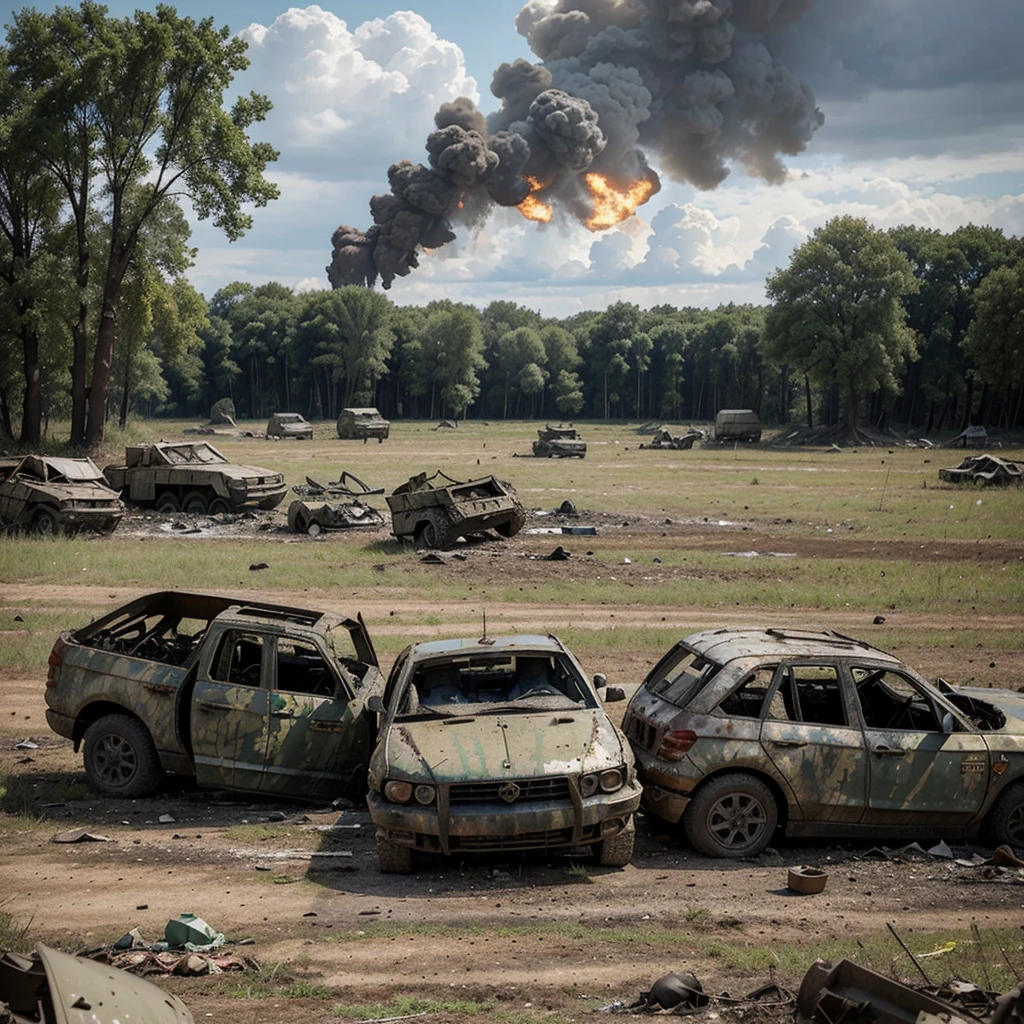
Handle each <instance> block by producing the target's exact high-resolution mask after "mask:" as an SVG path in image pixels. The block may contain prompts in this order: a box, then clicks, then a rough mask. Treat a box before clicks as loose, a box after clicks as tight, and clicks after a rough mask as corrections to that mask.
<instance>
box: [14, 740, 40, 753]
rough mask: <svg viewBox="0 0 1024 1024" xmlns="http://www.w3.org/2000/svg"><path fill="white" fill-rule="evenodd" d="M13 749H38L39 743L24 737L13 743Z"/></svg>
mask: <svg viewBox="0 0 1024 1024" xmlns="http://www.w3.org/2000/svg"><path fill="white" fill-rule="evenodd" d="M14 749H15V750H38V749H39V744H38V743H36V741H35V740H33V739H30V738H29V737H26V738H25V739H23V740H19V741H18V742H17V743H15V744H14Z"/></svg>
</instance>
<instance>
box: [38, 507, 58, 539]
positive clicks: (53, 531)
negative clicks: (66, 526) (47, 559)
mask: <svg viewBox="0 0 1024 1024" xmlns="http://www.w3.org/2000/svg"><path fill="white" fill-rule="evenodd" d="M32 529H33V530H34V531H35V532H36V533H38V534H39V536H40V537H56V536H57V534H58V533H60V513H59V512H57V511H56V510H55V509H52V508H46V507H45V506H43V507H42V508H37V509H36V510H35V513H34V514H33V516H32Z"/></svg>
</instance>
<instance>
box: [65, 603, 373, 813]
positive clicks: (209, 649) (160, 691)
mask: <svg viewBox="0 0 1024 1024" xmlns="http://www.w3.org/2000/svg"><path fill="white" fill-rule="evenodd" d="M49 666H50V669H49V674H48V675H47V678H46V704H47V711H46V721H47V722H48V723H49V726H50V728H51V729H52V730H53V731H54V732H55V733H57V734H58V735H60V736H65V737H67V738H68V739H71V740H74V744H75V751H76V752H77V751H78V750H79V748H80V747H81V748H82V749H83V755H84V759H85V771H86V775H87V776H88V778H89V781H90V782H91V783H92V785H93V786H94V787H95V788H96V789H98V790H99V791H100V792H101V793H109V794H111V795H114V796H120V797H138V796H144V795H145V794H147V793H151V792H153V791H154V790H156V789H157V788H158V787H159V786H160V784H161V782H162V781H163V779H164V777H165V775H168V774H170V775H178V776H187V777H192V778H194V779H195V780H196V781H197V782H198V784H199V785H200V786H211V787H216V788H218V789H230V790H242V791H257V792H260V793H266V794H270V795H275V796H289V797H298V798H306V799H328V800H330V799H334V798H335V797H340V796H347V797H351V798H352V799H358V798H360V797H361V796H362V795H363V794H364V793H365V792H366V771H367V764H368V762H369V757H370V752H371V748H372V745H373V742H374V737H375V732H376V715H375V713H372V712H369V711H368V710H367V706H366V705H367V701H368V700H369V698H370V697H371V696H373V695H375V694H378V695H379V694H380V693H381V692H382V689H383V676H382V675H381V672H380V670H379V668H378V665H377V655H376V654H375V652H374V649H373V644H372V643H371V641H370V637H369V634H368V633H367V631H366V627H365V625H364V623H363V620H362V618H361V617H359V616H357V617H356V618H348V617H341V616H337V615H332V614H329V613H325V612H318V611H310V610H305V609H299V608H292V607H287V606H282V605H275V604H268V603H265V602H262V601H258V600H253V599H251V598H233V597H227V596H210V595H203V594H188V593H179V592H175V591H164V592H161V593H155V594H149V595H147V596H145V597H140V598H137V599H136V600H134V601H131V602H129V603H128V604H126V605H123V606H122V607H120V608H116V609H115V610H114V611H112V612H110V613H108V614H107V615H104V616H102V617H101V618H99V619H97V620H96V621H95V622H93V623H91V624H90V625H88V626H84V627H83V628H81V629H79V630H77V631H75V632H70V631H68V632H64V633H61V634H60V636H59V637H58V638H57V642H56V643H55V644H54V647H53V651H52V653H51V654H50V660H49Z"/></svg>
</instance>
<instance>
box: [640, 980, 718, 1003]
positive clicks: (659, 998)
mask: <svg viewBox="0 0 1024 1024" xmlns="http://www.w3.org/2000/svg"><path fill="white" fill-rule="evenodd" d="M640 1001H641V1002H642V1003H643V1004H645V1005H647V1006H660V1007H661V1008H662V1009H663V1010H672V1009H674V1008H675V1007H677V1006H687V1007H694V1006H707V1003H708V997H707V993H705V991H704V989H703V987H702V986H701V983H700V982H699V981H698V980H697V979H696V978H695V977H694V976H693V975H692V974H676V973H675V972H672V973H671V974H666V975H664V976H662V977H660V978H659V979H658V980H657V981H656V982H655V983H654V984H653V985H652V986H651V989H650V991H649V992H641V993H640Z"/></svg>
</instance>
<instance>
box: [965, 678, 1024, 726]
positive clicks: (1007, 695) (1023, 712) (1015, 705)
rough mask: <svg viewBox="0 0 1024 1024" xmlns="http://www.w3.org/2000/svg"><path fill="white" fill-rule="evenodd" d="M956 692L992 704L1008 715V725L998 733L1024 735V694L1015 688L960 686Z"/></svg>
mask: <svg viewBox="0 0 1024 1024" xmlns="http://www.w3.org/2000/svg"><path fill="white" fill-rule="evenodd" d="M954 692H955V693H958V694H960V695H961V696H963V697H970V698H971V700H976V701H981V702H983V703H985V704H992V705H993V706H994V707H997V708H999V710H1000V711H1002V712H1003V714H1004V715H1006V725H1005V726H1003V728H1002V729H1000V730H998V732H997V733H996V734H997V735H998V733H1010V734H1020V735H1022V736H1024V694H1021V693H1015V692H1014V691H1013V690H997V689H994V688H989V687H987V686H986V687H982V686H958V687H956V690H955V691H954Z"/></svg>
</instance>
